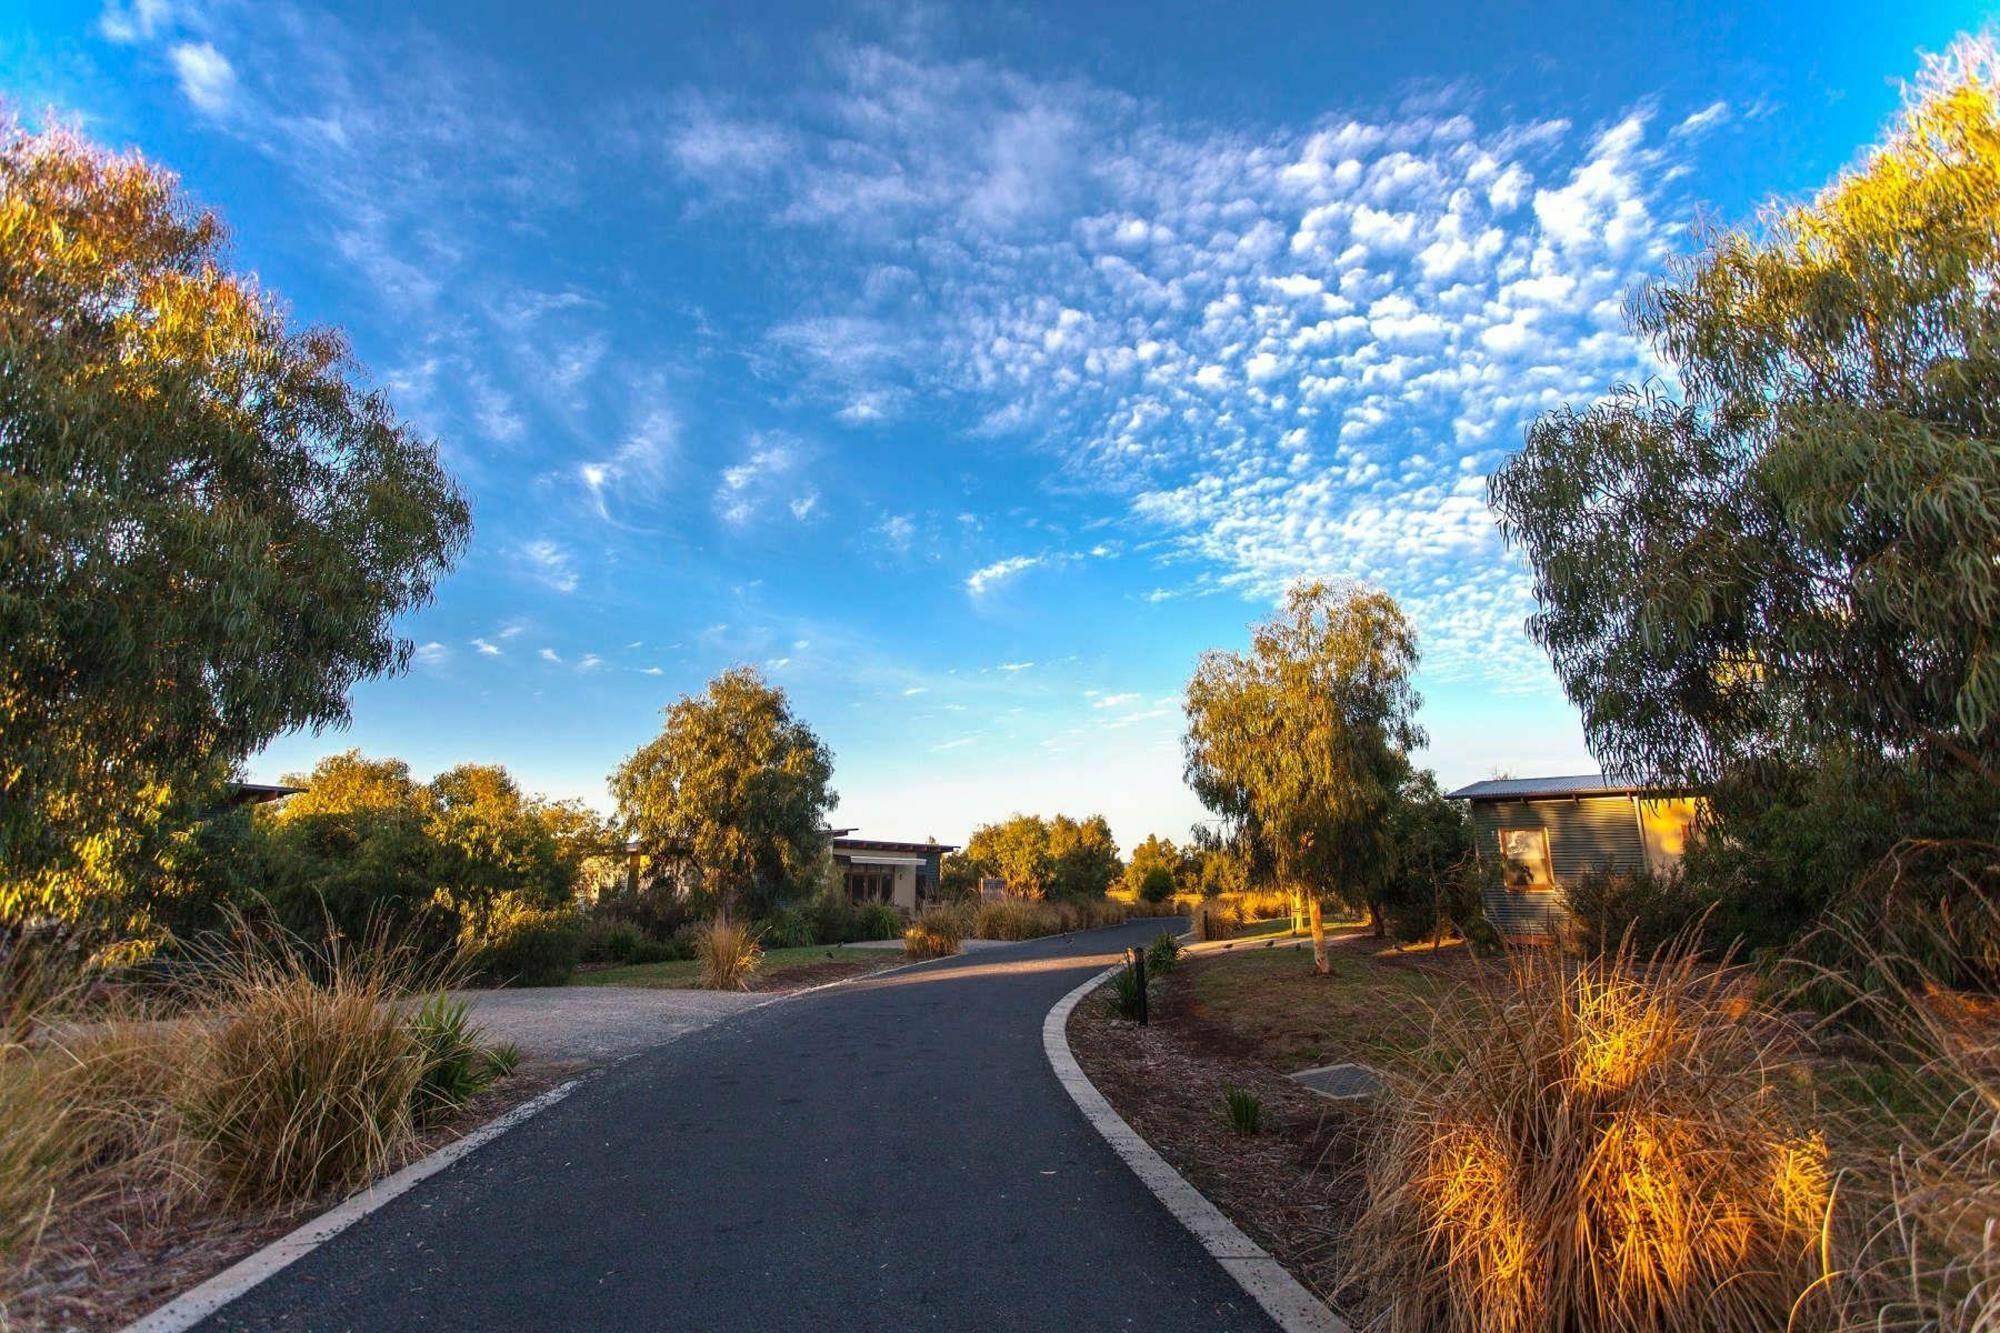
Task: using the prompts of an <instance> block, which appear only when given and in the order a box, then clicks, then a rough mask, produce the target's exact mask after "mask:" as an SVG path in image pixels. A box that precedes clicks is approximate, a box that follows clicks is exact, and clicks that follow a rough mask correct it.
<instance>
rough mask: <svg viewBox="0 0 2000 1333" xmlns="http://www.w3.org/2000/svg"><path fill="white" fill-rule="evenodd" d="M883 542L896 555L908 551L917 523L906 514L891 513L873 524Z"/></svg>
mask: <svg viewBox="0 0 2000 1333" xmlns="http://www.w3.org/2000/svg"><path fill="white" fill-rule="evenodd" d="M875 531H876V532H877V533H878V534H880V535H881V538H882V541H883V543H884V544H885V545H886V546H888V548H889V549H890V550H891V551H893V552H895V553H896V554H897V555H908V554H909V553H910V542H911V540H912V539H913V538H914V537H915V536H916V534H917V525H916V524H915V523H913V522H911V521H910V516H909V515H908V514H891V515H889V516H888V517H887V518H885V519H883V520H882V521H881V522H880V523H877V524H876V525H875Z"/></svg>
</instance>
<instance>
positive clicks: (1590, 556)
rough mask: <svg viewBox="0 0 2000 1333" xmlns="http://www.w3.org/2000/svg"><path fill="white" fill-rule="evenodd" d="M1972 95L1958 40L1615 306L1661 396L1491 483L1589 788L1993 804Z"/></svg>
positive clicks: (1641, 393)
mask: <svg viewBox="0 0 2000 1333" xmlns="http://www.w3.org/2000/svg"><path fill="white" fill-rule="evenodd" d="M1996 76H2000V58H1996V54H1995V51H1994V48H1993V47H1992V46H1991V45H1990V44H1987V43H1984V42H1973V43H1962V44H1960V45H1959V46H1956V47H1954V48H1953V49H1952V51H1950V52H1949V53H1948V54H1947V55H1946V56H1944V57H1942V58H1940V59H1937V60H1934V61H1932V62H1930V63H1929V64H1928V66H1927V67H1926V69H1925V71H1924V74H1923V76H1922V77H1921V78H1920V79H1919V81H1918V82H1917V84H1916V85H1915V87H1914V88H1913V89H1912V91H1911V93H1910V95H1909V96H1908V97H1907V98H1906V101H1905V105H1904V107H1903V110H1902V112H1901V113H1900V115H1899V116H1898V118H1897V119H1896V121H1895V122H1894V123H1893V124H1892V125H1891V127H1890V129H1889V132H1888V134H1887V135H1886V137H1885V138H1884V140H1883V142H1882V143H1881V144H1880V145H1878V146H1877V147H1876V148H1874V149H1873V150H1871V151H1870V152H1869V153H1868V154H1866V155H1865V156H1864V157H1863V158H1862V159H1861V161H1860V162H1859V164H1858V165H1857V166H1856V167H1854V168H1853V169H1852V170H1849V171H1847V172H1845V173H1843V174H1842V175H1841V176H1840V177H1839V178H1837V179H1836V180H1835V181H1834V182H1833V183H1832V184H1830V185H1829V186H1827V187H1826V188H1825V189H1824V190H1822V191H1821V192H1820V193H1819V194H1818V195H1817V196H1815V197H1814V198H1812V199H1811V200H1809V201H1807V202H1805V203H1802V204H1797V205H1793V206H1781V205H1777V204H1773V205H1771V206H1770V207H1768V208H1767V209H1766V210H1765V211H1764V213H1763V215H1762V217H1761V219H1760V221H1759V225H1758V226H1757V227H1755V228H1730V229H1724V230H1719V231H1715V232H1713V233H1711V234H1710V235H1709V236H1708V238H1707V241H1706V244H1705V246H1704V247H1703V248H1702V249H1701V251H1700V252H1699V253H1698V254H1695V255H1693V256H1691V257H1689V258H1688V259H1686V260H1684V261H1682V262H1680V263H1679V264H1677V265H1676V266H1675V267H1674V268H1673V269H1672V270H1671V271H1670V272H1669V273H1668V274H1667V275H1666V277H1665V278H1664V279H1662V280H1661V281H1660V282H1658V283H1656V284H1654V285H1653V286H1652V287H1650V288H1649V289H1647V290H1646V291H1645V292H1643V293H1641V294H1640V296H1639V297H1638V298H1637V299H1636V300H1635V301H1634V303H1633V306H1632V310H1631V323H1632V326H1633V330H1634V332H1636V333H1637V334H1638V335H1639V336H1640V337H1641V338H1643V339H1645V340H1647V341H1648V342H1649V343H1651V345H1652V346H1653V348H1654V349H1655V351H1656V353H1657V354H1658V357H1659V359H1660V360H1661V362H1662V363H1663V364H1665V365H1666V366H1667V367H1668V368H1669V374H1670V377H1671V378H1670V380H1669V381H1667V382H1653V383H1648V384H1646V385H1641V386H1628V387H1620V388H1617V389H1614V390H1613V392H1612V393H1611V395H1610V396H1609V397H1608V398H1607V399H1605V400H1604V401H1601V402H1599V403H1596V404H1595V405H1592V406H1590V407H1586V408H1581V409H1578V408H1564V409H1559V410H1557V411H1555V412H1552V413H1550V414H1548V415H1546V416H1543V417H1542V418H1540V419H1539V420H1537V421H1536V422H1535V423H1534V424H1533V425H1532V426H1531V427H1530V428H1529V431H1528V434H1527V441H1526V447H1525V448H1523V449H1522V451H1521V452H1520V453H1519V454H1517V455H1516V456H1515V457H1514V458H1513V459H1511V460H1510V461H1509V462H1508V463H1507V464H1506V465H1505V466H1503V467H1502V468H1500V469H1499V471H1498V472H1496V473H1495V474H1494V475H1493V477H1492V478H1491V479H1490V482H1489V490H1490V495H1491V500H1492V504H1493V508H1494V510H1495V512H1496V514H1497V516H1498V518H1499V521H1500V525H1501V528H1502V530H1503V532H1504V533H1505V535H1506V537H1507V539H1508V540H1509V542H1510V543H1511V544H1513V545H1514V546H1516V547H1518V548H1519V549H1520V550H1522V551H1523V552H1524V553H1525V554H1526V556H1527V558H1528V562H1529V564H1530V565H1531V566H1532V567H1533V570H1534V591H1535V596H1536V599H1537V602H1538V604H1539V606H1538V610H1537V612H1536V614H1535V615H1534V616H1533V617H1532V619H1531V620H1530V622H1529V629H1530V632H1531V633H1532V634H1533V635H1534V637H1535V638H1536V639H1537V640H1538V641H1539V642H1540V643H1541V645H1542V646H1543V647H1544V648H1545V649H1547V651H1548V653H1549V656H1550V658H1551V659H1552V661H1553V663H1554V665H1555V669H1556V673H1557V675H1558V676H1559V677H1560V678H1561V680H1562V682H1563V686H1564V688H1565V690H1567V692H1568V693H1569V696H1570V698H1571V699H1573V700H1574V701H1575V702H1576V704H1577V705H1578V707H1579V708H1580V709H1581V711H1582V714H1583V722H1584V727H1585V730H1586V733H1587V734H1588V737H1589V740H1590V744H1591V749H1592V751H1593V752H1594V753H1595V754H1596V755H1597V756H1598V757H1599V759H1600V760H1602V761H1604V762H1605V763H1606V764H1607V766H1609V767H1612V768H1616V769H1621V770H1624V771H1626V772H1629V773H1631V774H1633V775H1635V776H1638V777H1643V778H1648V779H1651V780H1655V781H1659V782H1663V783H1698V784H1707V783H1713V782H1716V781H1718V780H1720V779H1722V778H1724V777H1726V776H1729V775H1749V776H1752V777H1754V775H1756V774H1758V773H1760V772H1762V773H1778V772H1782V771H1785V770H1786V769H1794V768H1797V767H1800V766H1811V765H1813V764H1815V763H1816V762H1817V760H1816V756H1819V755H1822V754H1830V753H1833V752H1844V753H1849V754H1854V755H1862V756H1873V757H1874V758H1875V759H1876V760H1878V761H1879V760H1881V759H1883V758H1884V757H1885V756H1887V757H1891V758H1895V759H1901V758H1903V757H1909V758H1913V759H1915V760H1917V761H1918V762H1920V763H1922V764H1925V765H1928V766H1932V767H1935V768H1939V769H1944V768H1954V769H1958V770H1960V771H1965V772H1969V773H1973V774H1977V775H1979V776H1980V777H1982V778H1984V779H1985V780H1986V782H1987V783H1989V784H1993V785H1994V786H1995V787H1996V789H2000V636H1996V634H1995V633H1994V625H1995V616H1996V612H2000V302H1996V300H1995V295H1994V294H1995V292H1996V291H1997V290H2000V77H1996Z"/></svg>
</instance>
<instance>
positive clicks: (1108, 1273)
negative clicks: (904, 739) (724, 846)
mask: <svg viewBox="0 0 2000 1333" xmlns="http://www.w3.org/2000/svg"><path fill="white" fill-rule="evenodd" d="M1159 929H1160V923H1158V922H1143V923H1138V924H1135V925H1131V926H1125V927H1118V928H1115V929H1112V930H1108V931H1097V932H1092V933H1090V934H1085V935H1078V936H1074V937H1067V938H1060V939H1052V940H1040V941H1034V942H1030V943H1027V944H1021V945H1012V946H1009V947H1008V948H1005V949H993V950H987V951H984V952H982V953H980V954H977V955H975V956H971V957H964V958H957V959H952V960H949V961H947V962H944V963H939V964H934V965H932V966H930V967H926V968H920V969H917V970H914V971H910V972H904V973H900V974H897V975H894V976H889V977H882V978H877V979H874V980H870V981H862V982H857V983H854V984H851V985H847V986H841V987H837V988H835V989H832V990H825V991H819V992H815V993H810V994H805V995H801V996H798V997H796V998H793V999H788V1000H785V1001H783V1002H781V1003H778V1004H772V1005H768V1006H765V1007H762V1008H757V1009H751V1010H747V1011H745V1012H743V1013H740V1014H736V1015H733V1016H731V1017H727V1018H724V1019H722V1020H720V1021H719V1022H717V1023H715V1024H713V1025H711V1026H709V1027H707V1028H704V1029H701V1030H700V1031H696V1032H693V1033H690V1034H689V1035H687V1036H685V1037H682V1038H681V1039H680V1040H678V1041H676V1042H674V1043H673V1044H671V1045H668V1046H663V1047H660V1048H658V1049H656V1050H652V1051H649V1052H647V1053H645V1054H642V1055H640V1056H638V1057H636V1058H634V1059H632V1060H630V1061H627V1062H626V1063H624V1064H622V1065H619V1066H617V1067H615V1068H613V1069H612V1070H610V1071H609V1072H608V1073H606V1074H605V1075H603V1076H602V1077H601V1078H599V1079H597V1080H595V1081H594V1082H592V1083H591V1084H589V1085H588V1086H586V1087H585V1088H583V1089H581V1090H579V1091H578V1092H577V1093H575V1094H574V1095H572V1096H571V1097H570V1098H569V1099H568V1100H566V1101H564V1102H561V1103H559V1104H558V1105H557V1106H555V1107H554V1108H552V1109H551V1110H549V1111H547V1112H545V1113H543V1114H542V1115H540V1116H538V1117H536V1118H535V1119H533V1120H530V1121H529V1122H527V1123H526V1124H525V1125H522V1126H521V1127H520V1128H518V1129H516V1130H514V1131H513V1132H512V1133H510V1134H507V1135H505V1136H503V1137H502V1138H500V1139H498V1140H497V1141H495V1142H494V1143H492V1144H490V1145H488V1146H487V1147H485V1148H483V1149H481V1150H480V1151H478V1152H476V1153H474V1154H472V1155H471V1156H469V1157H467V1158H466V1159H465V1160H463V1161H461V1162H459V1163H457V1164H456V1165H454V1166H452V1167H451V1168H450V1169H448V1170H446V1171H444V1172H442V1173H440V1174H439V1175H438V1176H436V1177H434V1178H433V1179H432V1180H430V1181H428V1182H426V1183H425V1184H424V1185H422V1186H420V1187H419V1188H417V1189H415V1190H412V1191H411V1192H410V1193H408V1194H405V1195H403V1196H401V1197H400V1198H398V1199H396V1200H394V1201H393V1202H392V1203H390V1204H389V1205H388V1206H387V1207H385V1208H383V1209H382V1210H380V1211H379V1212H376V1213H374V1214H372V1215H370V1216H369V1217H368V1218H366V1219H365V1220H363V1221H362V1222H360V1223H358V1224H356V1225H355V1226H353V1227H352V1228H350V1229H349V1230H347V1231H345V1232H343V1233H342V1234H340V1235H339V1236H338V1237H336V1238H335V1239H334V1240H333V1241H332V1242H330V1243H329V1244H327V1245H325V1246H323V1247H322V1248H320V1249H318V1250H316V1251H314V1252H313V1253H312V1254H311V1255H309V1256H307V1257H306V1258H305V1259H302V1260H300V1261H299V1262H298V1263H296V1264H294V1265H293V1266H292V1267H290V1268H288V1269H286V1270H285V1271H283V1272H282V1273H280V1274H279V1275H278V1276H277V1277H275V1278H273V1279H272V1280H271V1281H269V1282H267V1283H265V1284H264V1285H263V1286H261V1287H258V1288H256V1289H254V1290H253V1291H251V1292H250V1293H249V1294H248V1295H246V1296H244V1297H243V1298H242V1299H241V1300H239V1301H237V1302H236V1303H235V1304H233V1305H230V1306H228V1307H225V1308H224V1309H223V1310H222V1311H221V1312H220V1313H219V1314H217V1315H216V1316H214V1317H212V1318H211V1319H210V1320H209V1321H208V1322H207V1323H206V1324H205V1325H204V1326H203V1327H205V1328H209V1329H224V1328H255V1329H264V1328H286V1329H304V1328H310V1329H371V1330H372V1329H404V1328H422V1329H486V1330H491V1329H544V1328H546V1329H752V1330H767V1329H768V1330H775V1329H839V1330H843V1331H845V1330H851V1329H911V1328H925V1329H1049V1330H1061V1331H1062V1333H1089V1331H1091V1330H1099V1329H1119V1328H1131V1329H1135V1330H1140V1329H1143V1330H1147V1333H1171V1331H1174V1330H1193V1329H1208V1330H1215V1329H1268V1328H1269V1327H1270V1325H1269V1323H1268V1322H1267V1321H1266V1319H1265V1317H1264V1315H1263V1314H1262V1312H1261V1311H1259V1310H1258V1309H1257V1308H1256V1306H1255V1304H1254V1303H1253V1302H1251V1301H1250V1300H1249V1298H1248V1297H1246V1296H1244V1295H1243V1293H1242V1292H1241V1290H1240V1289H1239V1288H1238V1287H1237V1286H1236V1285H1235V1284H1234V1283H1233V1282H1232V1281H1231V1280H1230V1279H1229V1278H1228V1276H1227V1275H1226V1274H1224V1273H1223V1271H1222V1270H1221V1268H1220V1267H1218V1266H1217V1265H1216V1263H1215V1261H1214V1260H1212V1259H1211V1258H1209V1256H1208V1254H1207V1253H1206V1251H1204V1250H1203V1249H1202V1248H1201V1247H1200V1246H1199V1245H1197V1244H1196V1243H1195V1242H1194V1240H1193V1239H1192V1238H1191V1237H1190V1236H1189V1235H1188V1234H1187V1232H1186V1231H1185V1230H1183V1229H1182V1228H1181V1226H1180V1225H1179V1224H1178V1223H1177V1222H1175V1221H1174V1220H1173V1219H1172V1218H1171V1217H1170V1216H1169V1215H1168V1214H1167V1212H1166V1210H1165V1209H1164V1208H1162V1207H1161V1206H1160V1205H1159V1203H1158V1202H1157V1201H1156V1200H1155V1199H1154V1198H1153V1196H1152V1195H1151V1194H1150V1193H1148V1192H1147V1191H1146V1189H1145V1187H1144V1186H1142V1185H1141V1184H1140V1183H1139V1182H1138V1181H1137V1180H1136V1179H1135V1178H1134V1177H1133V1176H1132V1174H1131V1172H1130V1171H1129V1170H1128V1169H1127V1168H1126V1167H1125V1166H1124V1164H1123V1163H1122V1162H1120V1161H1119V1160H1118V1158H1117V1157H1116V1156H1115V1155H1114V1154H1113V1153H1112V1151H1111V1150H1110V1148H1109V1147H1107V1146H1106V1145H1105V1143H1104V1142H1103V1140H1102V1139H1100V1138H1099V1137H1098V1135H1097V1133H1096V1132H1095V1131H1094V1130H1092V1129H1091V1128H1090V1126H1089V1125H1088V1124H1086V1123H1085V1121H1084V1119H1083V1117H1082V1115H1081V1114H1079V1113H1078V1111H1077V1110H1076V1108H1075V1106H1074V1105H1073V1104H1072V1103H1071V1102H1070V1100H1069V1098H1068V1097H1067V1095H1065V1094H1064V1092H1063V1090H1062V1088H1061V1086H1060V1085H1059V1084H1058V1083H1057V1082H1056V1080H1055V1076H1054V1075H1053V1074H1052V1073H1051V1072H1050V1070H1049V1069H1048V1066H1047V1063H1046V1061H1045V1060H1044V1058H1043V1055H1042V1048H1041V1040H1040V1027H1041V1021H1042V1017H1043V1015H1044V1014H1045V1013H1046V1012H1047V1011H1048V1009H1049V1006H1050V1005H1052V1004H1053V1003H1054V1002H1055V1001H1056V1000H1057V999H1059V998H1060V997H1061V996H1062V994H1063V993H1064V992H1065V991H1067V990H1069V989H1070V988H1071V987H1073V986H1074V985H1076V984H1077V982H1078V981H1080V980H1082V979H1083V978H1084V977H1086V976H1088V975H1089V974H1090V973H1091V972H1092V971H1093V970H1095V969H1097V968H1100V967H1102V966H1104V965H1105V964H1106V963H1108V962H1110V961H1112V960H1113V959H1114V958H1115V956H1116V952H1117V951H1118V950H1119V949H1121V948H1123V947H1124V946H1125V945H1127V944H1133V943H1139V942H1142V941H1144V940H1147V939H1150V938H1151V937H1152V936H1153V935H1155V934H1157V933H1158V931H1159Z"/></svg>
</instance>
